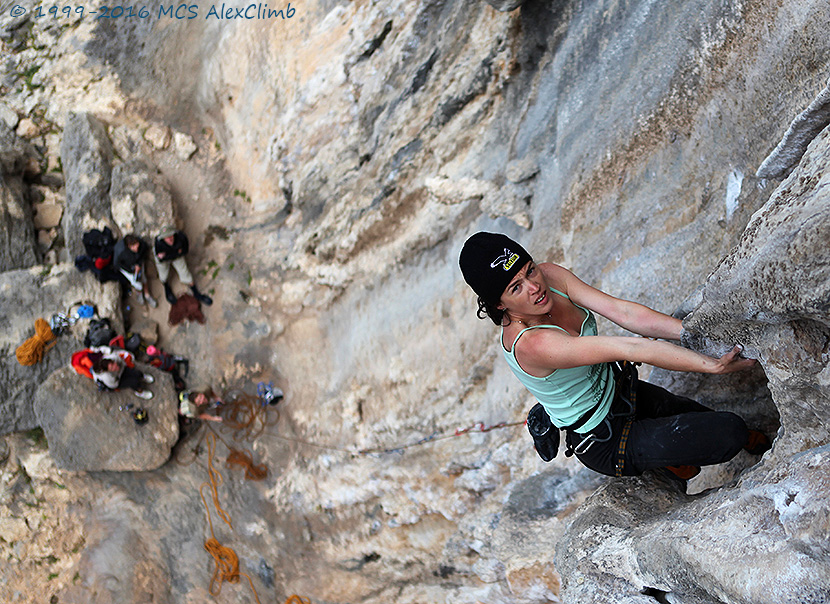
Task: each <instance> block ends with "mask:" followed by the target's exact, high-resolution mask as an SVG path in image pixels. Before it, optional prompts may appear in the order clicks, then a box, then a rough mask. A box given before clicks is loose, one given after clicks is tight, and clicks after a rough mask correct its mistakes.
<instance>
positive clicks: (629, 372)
mask: <svg viewBox="0 0 830 604" xmlns="http://www.w3.org/2000/svg"><path fill="white" fill-rule="evenodd" d="M638 364H639V363H637V364H635V363H630V362H629V361H622V362H620V363H611V369H612V370H613V372H614V379H615V381H616V386H617V388H616V398H615V402H616V400H617V399H619V400H620V401H622V402H623V403H625V404H626V405H627V406H628V411H626V412H624V413H614V411H613V410H612V411H609V412H608V415H607V416H606V417H605V418H604V419H603V420H602V423H601V424H600V426H605V429H606V430H607V431H608V436H606V437H604V438H600V437H599V436H598V435H597V432H596V430H597V428H598V427H599V426H597V428H594V429H593V430H591V431H590V432H588V433H587V434H579V433H577V432H576V430H578V429H579V428H580V427H582V426H584V425H585V423H586V422H587V421H588V420H589V419H590V418H591V417H592V416H593V414H594V412H595V411H596V407H595V408H594V409H592V410H590V411H589V412H588V413H586V414H585V415H583V416H582V417H581V418H580V419H579V421H578V422H577V423H576V424H573V425H571V426H568V427H567V428H563V429H565V430H568V431H569V432H572V433H573V435H575V437H581V440H580V441H579V442H578V443H577V444H576V445H573V446H572V445H571V444H570V443H569V444H568V446H567V448H566V450H565V456H566V457H570V456H571V455H574V454H576V455H584V454H585V453H587V452H588V450H589V449H590V448H591V447H592V446H593V445H594V443H605V442H608V441H609V440H611V438H612V437H613V436H614V432H613V429H612V427H611V419H612V418H614V417H627V418H628V419H627V420H626V422H625V425H624V426H623V431H622V436H621V438H620V443H619V445H618V450H617V463H616V466H615V468H616V469H615V472H617V476H622V472H623V469H624V465H625V447H626V444H627V443H628V435H629V433H630V431H631V425H632V424H633V423H634V415H635V413H636V411H637V388H636V384H637V368H636V366H635V365H638ZM612 409H613V404H612Z"/></svg>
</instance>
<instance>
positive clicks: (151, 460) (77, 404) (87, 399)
mask: <svg viewBox="0 0 830 604" xmlns="http://www.w3.org/2000/svg"><path fill="white" fill-rule="evenodd" d="M139 369H141V370H142V371H144V372H146V373H149V374H150V375H152V376H153V377H154V378H155V382H154V383H153V384H151V385H149V386H148V389H149V390H151V391H152V392H153V394H154V397H153V398H152V399H150V400H143V399H140V398H138V397H137V396H135V394H134V393H133V391H132V390H129V389H125V390H119V391H116V392H110V391H100V390H98V388H97V386H96V385H95V383H94V382H93V381H92V380H90V379H88V378H86V377H83V376H80V375H78V374H77V373H76V372H75V371H74V370H73V369H72V368H70V367H64V368H63V369H59V370H58V371H56V372H55V373H53V374H52V375H51V376H49V379H47V380H46V381H45V382H44V383H43V384H41V385H40V386H39V387H38V389H37V393H36V394H35V405H34V407H35V414H36V415H37V419H38V423H39V425H40V426H41V427H42V428H43V431H44V432H45V433H46V438H47V439H48V441H49V452H50V453H51V455H52V457H53V459H54V460H55V464H56V465H57V466H58V467H60V468H64V469H66V470H74V471H87V472H96V471H102V470H107V471H115V472H140V471H144V470H155V469H156V468H158V467H160V466H161V465H162V464H164V462H165V461H167V459H168V458H169V457H170V451H171V449H172V448H173V445H174V444H176V439H177V438H178V436H179V424H178V421H177V417H178V405H177V400H178V399H177V396H176V393H175V391H174V389H173V383H172V381H171V380H170V379H169V377H168V376H167V375H166V374H164V373H162V372H159V371H157V370H155V369H151V368H149V367H146V366H139ZM130 404H131V405H133V408H132V409H130V408H128V405H130ZM138 407H143V408H144V409H146V410H147V412H148V414H149V418H148V421H147V423H145V424H141V425H139V424H138V423H136V422H135V421H134V419H133V415H132V411H133V410H134V408H138Z"/></svg>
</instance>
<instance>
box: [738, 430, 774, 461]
mask: <svg viewBox="0 0 830 604" xmlns="http://www.w3.org/2000/svg"><path fill="white" fill-rule="evenodd" d="M770 449H772V443H770V441H769V438H767V435H766V434H764V433H763V432H760V431H758V430H750V431H749V438H748V439H747V441H746V444H745V445H744V451H746V452H747V453H749V454H750V455H763V454H764V453H766V452H767V451H769V450H770Z"/></svg>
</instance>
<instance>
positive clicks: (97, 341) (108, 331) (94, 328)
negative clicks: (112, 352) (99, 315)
mask: <svg viewBox="0 0 830 604" xmlns="http://www.w3.org/2000/svg"><path fill="white" fill-rule="evenodd" d="M115 336H116V333H115V330H114V329H113V328H112V325H111V324H110V320H109V319H107V318H103V319H93V320H92V321H90V322H89V329H88V330H87V332H86V337H85V338H84V346H86V347H87V348H93V347H95V346H109V343H110V342H111V341H112V339H113V338H114V337H115Z"/></svg>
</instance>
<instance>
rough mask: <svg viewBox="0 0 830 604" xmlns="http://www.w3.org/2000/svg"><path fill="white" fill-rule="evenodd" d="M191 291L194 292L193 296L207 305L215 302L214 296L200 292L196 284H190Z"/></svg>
mask: <svg viewBox="0 0 830 604" xmlns="http://www.w3.org/2000/svg"><path fill="white" fill-rule="evenodd" d="M190 291H192V292H193V297H194V298H196V299H197V300H198V301H199V302H201V303H202V304H204V305H205V306H210V305H211V304H213V298H211V297H210V296H207V295H205V294H203V293H202V292H200V291H199V290H198V288H197V287H196V285H195V284H194V285H191V286H190Z"/></svg>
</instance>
